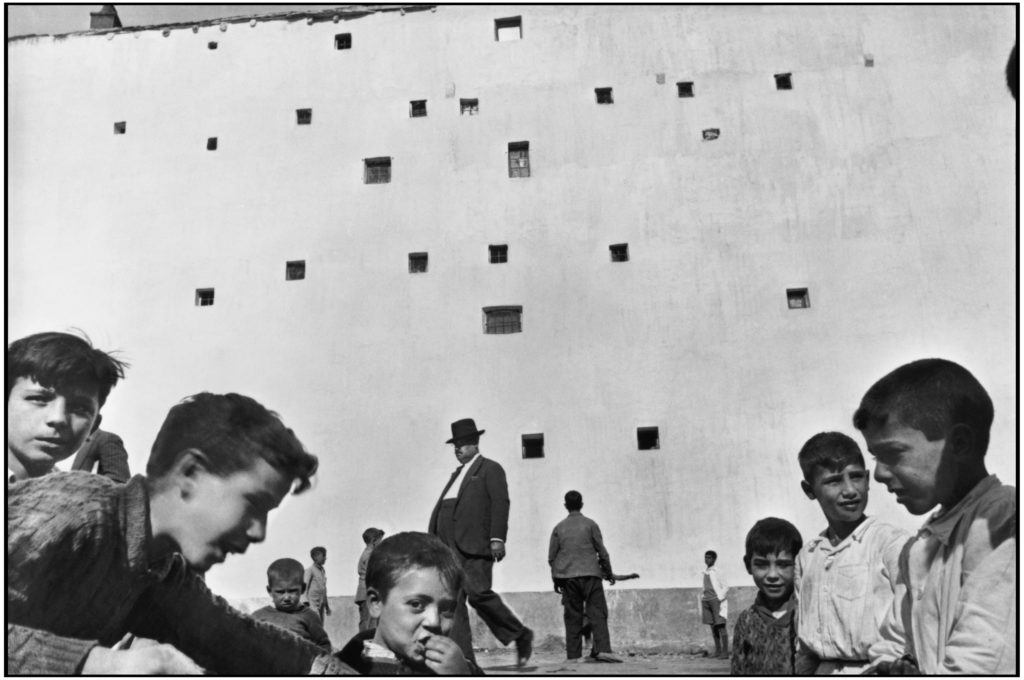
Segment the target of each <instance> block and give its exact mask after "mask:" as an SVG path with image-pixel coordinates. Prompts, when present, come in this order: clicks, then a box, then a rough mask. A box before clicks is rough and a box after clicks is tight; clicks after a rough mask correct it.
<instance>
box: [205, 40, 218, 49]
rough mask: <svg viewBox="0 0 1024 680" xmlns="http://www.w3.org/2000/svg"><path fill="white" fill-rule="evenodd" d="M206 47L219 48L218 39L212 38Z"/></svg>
mask: <svg viewBox="0 0 1024 680" xmlns="http://www.w3.org/2000/svg"><path fill="white" fill-rule="evenodd" d="M206 48H207V49H210V50H215V49H217V41H216V40H211V41H210V42H208V43H206Z"/></svg>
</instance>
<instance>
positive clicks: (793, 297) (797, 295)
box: [786, 288, 811, 309]
mask: <svg viewBox="0 0 1024 680" xmlns="http://www.w3.org/2000/svg"><path fill="white" fill-rule="evenodd" d="M786 304H787V305H788V306H789V308H790V309H807V308H808V307H810V306H811V296H810V294H809V293H808V292H807V289H806V288H787V289H786Z"/></svg>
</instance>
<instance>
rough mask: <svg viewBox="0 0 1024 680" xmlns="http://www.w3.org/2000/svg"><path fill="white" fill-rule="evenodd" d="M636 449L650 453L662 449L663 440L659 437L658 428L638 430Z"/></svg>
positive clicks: (641, 428) (640, 428)
mask: <svg viewBox="0 0 1024 680" xmlns="http://www.w3.org/2000/svg"><path fill="white" fill-rule="evenodd" d="M636 448H638V449H639V450H641V451H650V450H652V449H660V448H661V440H660V438H659V437H658V428H657V427H638V428H636Z"/></svg>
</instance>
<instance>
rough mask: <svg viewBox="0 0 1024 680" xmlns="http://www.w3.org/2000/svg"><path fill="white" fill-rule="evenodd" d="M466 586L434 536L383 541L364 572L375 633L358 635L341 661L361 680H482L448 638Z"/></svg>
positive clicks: (413, 534) (448, 551)
mask: <svg viewBox="0 0 1024 680" xmlns="http://www.w3.org/2000/svg"><path fill="white" fill-rule="evenodd" d="M462 580H463V574H462V569H461V567H460V566H459V561H458V558H457V557H456V556H455V553H453V552H452V550H451V548H449V547H448V546H446V545H445V544H444V543H443V542H442V541H441V539H439V538H437V537H436V536H432V535H430V534H424V533H420V532H417V531H406V532H402V533H399V534H395V535H394V536H391V537H389V538H386V539H384V540H383V541H381V542H380V543H379V544H378V545H377V547H376V548H374V550H373V553H372V554H371V555H370V560H369V563H368V564H367V567H366V598H367V604H368V606H369V609H370V615H371V616H374V617H376V618H377V619H378V621H377V627H376V628H375V629H373V630H367V631H363V632H360V633H358V634H356V636H355V637H353V638H352V639H351V640H349V642H348V644H346V645H345V647H344V648H342V650H341V652H340V654H339V658H340V659H341V660H342V661H343V662H345V663H346V664H348V665H349V666H351V667H352V668H354V669H355V670H356V671H358V672H359V673H360V674H361V675H483V673H482V672H481V671H480V668H479V667H477V665H476V664H475V663H473V662H472V661H469V660H468V659H466V658H465V656H464V655H463V653H462V650H461V649H460V648H459V646H458V645H457V644H456V643H455V642H454V641H453V640H452V639H451V638H450V637H448V635H449V633H450V632H451V629H452V623H453V621H454V617H455V601H456V597H457V596H458V593H459V589H460V588H461V587H462Z"/></svg>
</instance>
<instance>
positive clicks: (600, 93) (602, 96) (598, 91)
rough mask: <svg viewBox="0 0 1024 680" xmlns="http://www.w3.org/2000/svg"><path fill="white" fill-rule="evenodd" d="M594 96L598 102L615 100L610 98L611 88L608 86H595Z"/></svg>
mask: <svg viewBox="0 0 1024 680" xmlns="http://www.w3.org/2000/svg"><path fill="white" fill-rule="evenodd" d="M594 96H595V97H596V98H597V103H598V104H614V103H615V100H614V99H612V88H610V87H595V88H594Z"/></svg>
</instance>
